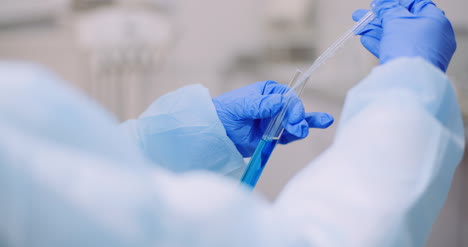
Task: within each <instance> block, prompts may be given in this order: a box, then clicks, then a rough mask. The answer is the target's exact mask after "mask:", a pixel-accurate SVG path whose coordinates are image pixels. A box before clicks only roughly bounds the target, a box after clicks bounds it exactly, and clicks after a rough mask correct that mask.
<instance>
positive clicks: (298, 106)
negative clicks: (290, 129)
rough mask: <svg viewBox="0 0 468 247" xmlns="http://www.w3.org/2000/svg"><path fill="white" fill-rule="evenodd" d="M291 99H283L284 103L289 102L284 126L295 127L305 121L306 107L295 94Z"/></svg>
mask: <svg viewBox="0 0 468 247" xmlns="http://www.w3.org/2000/svg"><path fill="white" fill-rule="evenodd" d="M289 97H292V98H289V99H286V98H283V100H284V101H286V100H289V101H290V102H289V106H288V109H287V110H286V115H285V119H284V123H283V125H286V124H289V125H295V124H298V123H299V122H301V121H302V120H304V114H305V111H304V105H303V104H302V101H301V100H300V99H299V98H298V97H297V96H296V95H295V94H294V95H291V96H289Z"/></svg>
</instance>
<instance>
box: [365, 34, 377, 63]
mask: <svg viewBox="0 0 468 247" xmlns="http://www.w3.org/2000/svg"><path fill="white" fill-rule="evenodd" d="M361 44H362V45H363V46H364V47H365V48H366V49H367V50H368V51H369V52H370V53H372V55H374V56H375V57H377V58H380V37H374V36H368V35H365V36H361Z"/></svg>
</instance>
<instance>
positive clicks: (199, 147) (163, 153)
mask: <svg viewBox="0 0 468 247" xmlns="http://www.w3.org/2000/svg"><path fill="white" fill-rule="evenodd" d="M119 128H120V129H121V130H122V131H123V132H124V133H126V134H127V135H128V136H129V137H130V138H131V140H132V141H133V143H134V144H135V145H136V146H137V147H138V149H139V150H141V151H142V153H143V154H144V155H145V157H147V158H148V159H149V160H151V161H152V162H153V163H156V164H158V165H160V166H162V167H164V168H166V169H169V170H171V171H174V172H179V173H180V172H187V171H190V170H208V171H214V172H219V173H221V174H229V173H231V172H233V171H236V170H242V169H243V168H245V164H244V161H243V159H242V156H241V155H240V154H239V152H238V151H237V149H236V147H235V146H234V144H233V143H232V141H231V140H230V139H229V138H228V136H227V135H226V131H225V130H224V127H223V125H222V123H221V121H220V120H219V118H218V116H217V114H216V110H215V107H214V105H213V103H212V100H211V96H210V94H209V92H208V89H206V88H204V87H203V86H201V85H190V86H186V87H183V88H180V89H178V90H176V91H174V92H171V93H169V94H166V95H164V96H162V97H160V98H159V99H157V100H156V101H155V102H153V103H152V104H151V105H150V106H149V107H148V109H147V110H146V111H145V112H143V113H142V114H141V116H140V117H139V118H138V119H131V120H127V121H126V122H124V123H122V124H121V125H120V127H119Z"/></svg>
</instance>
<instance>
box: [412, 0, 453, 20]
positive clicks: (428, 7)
mask: <svg viewBox="0 0 468 247" xmlns="http://www.w3.org/2000/svg"><path fill="white" fill-rule="evenodd" d="M412 12H413V13H415V14H418V15H426V16H434V15H435V16H437V15H440V16H445V13H444V11H442V10H441V9H439V8H438V7H437V6H436V4H435V3H434V2H432V1H430V0H423V1H416V3H415V4H414V5H413V11H412Z"/></svg>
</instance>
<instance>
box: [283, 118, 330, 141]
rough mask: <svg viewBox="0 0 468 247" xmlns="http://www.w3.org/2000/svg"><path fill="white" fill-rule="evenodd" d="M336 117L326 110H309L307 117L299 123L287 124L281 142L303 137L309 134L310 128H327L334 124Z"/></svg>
mask: <svg viewBox="0 0 468 247" xmlns="http://www.w3.org/2000/svg"><path fill="white" fill-rule="evenodd" d="M334 121H335V119H334V118H333V116H332V115H330V114H328V113H324V112H307V113H305V118H304V120H302V121H301V122H300V123H298V124H294V125H292V124H287V125H286V126H285V131H284V133H283V135H282V136H281V138H280V140H279V143H281V144H288V143H290V142H293V141H296V140H300V139H303V138H305V137H307V136H308V135H309V128H319V129H326V128H328V127H330V125H332V124H333V122H334Z"/></svg>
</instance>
